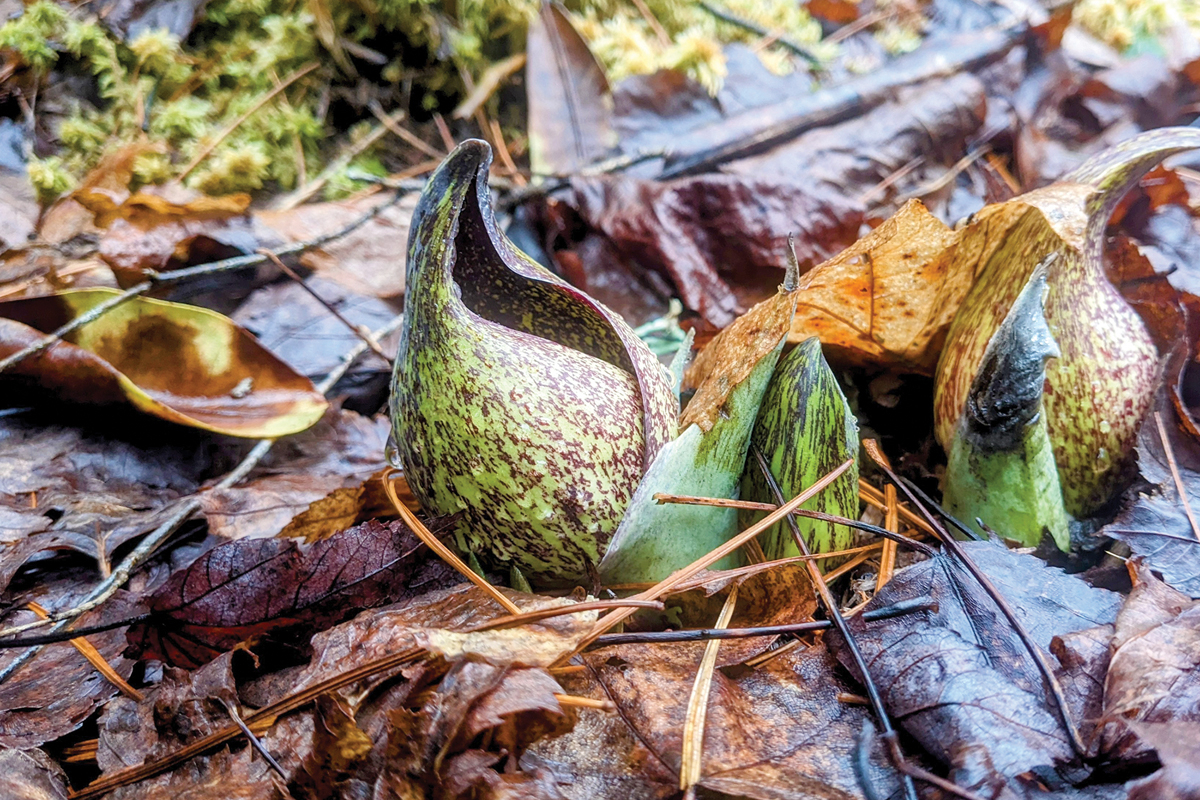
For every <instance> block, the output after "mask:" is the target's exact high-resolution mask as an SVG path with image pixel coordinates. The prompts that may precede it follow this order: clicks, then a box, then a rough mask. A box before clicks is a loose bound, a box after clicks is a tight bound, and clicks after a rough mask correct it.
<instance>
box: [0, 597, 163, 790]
mask: <svg viewBox="0 0 1200 800" xmlns="http://www.w3.org/2000/svg"><path fill="white" fill-rule="evenodd" d="M55 583H56V584H57V585H52V586H48V587H44V588H43V590H42V591H37V592H34V593H33V594H31V595H29V596H28V599H36V600H37V602H39V603H40V604H41V605H43V606H44V607H45V608H46V609H47V610H48V611H51V612H55V611H62V610H65V609H67V608H70V607H71V606H73V605H74V604H75V603H76V602H78V601H79V600H81V599H83V595H84V594H85V593H86V588H85V587H86V585H85V584H82V583H79V584H77V585H75V586H73V587H72V589H71V590H69V591H67V592H63V591H62V588H61V587H62V583H61V582H55ZM51 592H53V594H51ZM25 602H26V599H25V598H21V599H20V605H19V606H18V608H17V610H14V611H11V612H10V613H8V614H7V615H5V617H4V622H3V627H9V626H11V625H20V624H24V623H27V622H32V621H33V620H36V619H38V617H37V615H35V614H34V613H33V612H32V611H29V610H27V609H25V607H24V603H25ZM140 610H141V609H140V607H139V606H138V604H137V602H136V601H135V600H134V599H133V597H132V596H131V594H130V593H129V592H121V593H119V594H118V595H117V596H116V597H114V598H113V599H112V600H110V601H109V602H108V604H107V605H106V606H104V607H103V608H101V609H97V610H94V611H91V612H89V613H87V614H85V615H83V616H82V617H81V618H80V622H79V624H80V625H85V626H86V625H98V624H102V623H104V622H108V621H114V622H115V621H117V620H121V619H128V618H129V617H131V616H134V615H136V614H137V613H138V612H139V611H140ZM122 631H123V629H122V628H116V629H114V630H111V631H104V632H102V633H97V634H95V635H93V636H89V637H88V641H89V642H90V643H91V644H92V645H93V646H94V647H95V648H96V649H97V650H98V651H99V652H100V655H101V656H102V657H103V658H104V660H105V661H107V662H108V663H109V665H111V666H112V667H113V669H115V670H116V671H117V673H118V674H119V675H120V676H121V677H122V678H125V679H128V678H129V676H130V674H131V673H132V672H133V667H134V662H133V661H131V660H127V659H125V658H123V657H122V656H121V650H122V644H123V641H124V638H125V637H124V636H123V634H122ZM23 652H24V651H23V650H22V649H20V648H17V649H12V650H3V651H0V669H3V668H4V667H7V666H8V665H9V664H11V663H12V662H13V661H14V660H16V659H17V658H19V657H21V655H22V653H23ZM64 687H70V690H69V691H64ZM118 691H119V690H118V689H117V687H115V686H113V685H112V684H111V683H109V682H108V681H107V680H106V679H105V678H104V677H103V676H102V675H101V674H100V673H99V672H97V671H96V668H95V667H93V666H92V665H91V664H90V663H88V661H87V659H86V658H84V657H83V655H81V654H80V652H79V651H78V650H76V649H75V648H74V647H73V646H72V645H71V643H70V642H60V643H57V644H52V645H47V646H46V649H45V651H44V652H42V653H41V654H39V655H38V657H37V659H36V660H35V661H33V662H32V663H30V664H28V665H26V666H24V667H22V668H21V670H20V671H19V672H16V673H14V674H13V676H12V677H10V678H9V679H8V680H6V681H5V682H4V683H3V684H0V747H13V748H16V749H20V750H26V749H28V748H31V747H37V746H38V745H41V744H42V743H43V742H48V741H51V740H53V739H57V738H59V737H60V736H64V735H66V734H68V733H70V732H71V731H73V730H75V729H76V728H78V727H79V726H81V725H83V724H84V722H86V721H87V719H88V718H89V717H91V715H92V713H93V712H94V711H95V710H96V709H97V708H99V707H100V706H102V705H104V703H106V702H107V701H108V700H110V699H111V698H112V697H114V696H115V695H116V694H117V693H118ZM0 785H2V779H0Z"/></svg>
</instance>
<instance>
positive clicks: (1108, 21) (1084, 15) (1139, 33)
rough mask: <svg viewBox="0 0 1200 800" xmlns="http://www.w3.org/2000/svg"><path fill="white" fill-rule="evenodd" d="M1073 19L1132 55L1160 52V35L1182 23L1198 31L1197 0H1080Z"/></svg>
mask: <svg viewBox="0 0 1200 800" xmlns="http://www.w3.org/2000/svg"><path fill="white" fill-rule="evenodd" d="M1072 19H1073V20H1074V21H1075V22H1077V23H1079V25H1081V26H1082V27H1083V28H1084V29H1085V30H1087V31H1088V32H1090V33H1091V34H1092V35H1094V36H1096V37H1097V38H1099V39H1100V40H1102V41H1104V42H1107V43H1108V44H1109V45H1111V46H1112V47H1114V48H1116V49H1117V50H1119V51H1121V52H1123V53H1125V54H1127V55H1133V54H1136V53H1139V52H1159V53H1161V51H1162V46H1161V45H1160V44H1159V41H1158V39H1159V37H1160V36H1161V35H1162V34H1164V33H1166V32H1167V30H1168V29H1169V28H1170V27H1171V26H1172V25H1175V24H1179V23H1183V24H1185V25H1187V26H1189V27H1190V28H1191V29H1192V30H1193V31H1195V32H1196V33H1197V34H1200V3H1197V2H1196V0H1080V2H1079V3H1078V4H1077V5H1076V6H1075V9H1074V11H1073V15H1072Z"/></svg>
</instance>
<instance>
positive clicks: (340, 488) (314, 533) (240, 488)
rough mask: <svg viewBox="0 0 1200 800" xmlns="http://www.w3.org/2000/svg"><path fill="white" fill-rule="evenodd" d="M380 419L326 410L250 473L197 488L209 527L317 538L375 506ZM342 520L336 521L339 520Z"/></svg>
mask: <svg viewBox="0 0 1200 800" xmlns="http://www.w3.org/2000/svg"><path fill="white" fill-rule="evenodd" d="M388 427H389V426H388V421H387V419H386V418H383V417H379V418H375V419H369V418H367V417H363V416H360V415H359V414H356V413H354V412H352V411H344V410H342V411H330V412H329V413H328V414H326V416H325V417H324V418H323V419H322V420H321V422H319V423H317V424H316V425H314V426H313V427H312V428H310V429H309V430H307V431H305V432H304V433H302V434H299V435H298V436H293V437H289V438H288V439H285V440H283V441H281V442H279V443H278V444H277V445H276V446H275V447H274V448H272V450H271V453H270V454H269V455H268V456H267V457H266V458H264V459H263V463H262V465H261V466H260V468H259V469H258V470H257V471H256V473H255V474H253V475H252V476H251V478H250V479H249V480H247V481H245V482H243V483H240V484H238V485H237V486H231V487H228V488H223V489H222V488H215V487H214V488H212V489H208V490H207V491H204V492H202V493H201V495H200V503H201V508H202V509H203V511H204V514H205V516H206V517H207V519H208V525H209V530H210V532H212V533H214V534H216V535H217V536H222V537H225V538H228V539H246V538H258V539H261V538H266V537H270V536H276V535H279V534H281V533H283V532H284V531H285V530H286V531H287V532H286V533H284V534H283V535H286V536H292V537H300V538H306V539H310V540H313V539H317V538H321V536H322V535H328V534H331V533H335V532H337V531H340V530H344V529H345V528H348V527H350V526H351V525H353V524H354V523H355V522H358V521H360V520H359V516H360V514H365V512H367V511H369V510H372V509H378V510H379V511H380V514H379V516H384V515H390V514H392V513H393V512H391V511H390V510H388V509H387V505H386V504H381V503H377V502H376V501H377V500H378V499H379V495H378V493H379V492H380V491H382V486H380V485H379V484H378V481H377V480H376V479H374V476H375V475H377V474H378V473H379V472H380V471H381V470H382V469H384V467H385V466H387V465H386V463H385V459H384V446H385V444H386V443H387V436H388ZM343 520H349V521H348V522H345V524H342V525H337V523H338V522H339V521H343Z"/></svg>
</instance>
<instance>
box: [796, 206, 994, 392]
mask: <svg viewBox="0 0 1200 800" xmlns="http://www.w3.org/2000/svg"><path fill="white" fill-rule="evenodd" d="M956 238H957V234H955V233H954V232H953V231H951V230H950V229H949V228H947V227H946V226H945V225H944V224H943V223H942V222H940V221H939V220H937V219H936V218H935V217H934V216H933V215H932V214H930V213H929V212H928V211H926V210H925V206H923V205H922V204H921V202H920V201H919V200H910V201H908V203H906V204H905V205H904V206H903V207H902V208H901V209H900V210H899V211H897V212H896V213H895V215H893V216H892V217H891V218H890V219H888V220H887V221H885V222H884V223H883V224H881V225H880V226H879V227H878V228H876V229H875V230H873V231H871V232H870V233H869V234H867V235H866V236H864V237H863V238H861V239H859V240H858V241H857V242H855V243H854V244H853V245H851V246H850V247H848V248H846V249H845V250H843V251H842V252H841V253H839V254H838V255H836V256H834V257H833V258H832V259H830V260H829V261H826V262H825V263H823V264H821V265H819V266H817V267H814V268H813V269H812V270H810V271H809V272H808V273H806V274H805V275H803V276H801V278H800V288H799V289H798V290H797V297H796V316H795V317H794V318H793V319H792V329H791V333H789V334H788V339H789V341H792V342H799V341H802V340H804V339H806V338H808V337H809V336H816V337H818V338H820V340H821V343H822V344H823V345H824V346H825V351H826V352H827V353H829V357H830V358H831V359H835V360H836V361H838V362H841V363H849V364H856V365H859V366H867V367H871V368H875V369H878V368H892V369H899V370H902V371H906V372H916V373H919V374H923V375H931V374H933V369H934V367H935V366H936V364H937V358H938V355H939V354H940V353H941V346H942V342H943V341H945V337H946V331H947V330H948V329H949V327H950V322H951V321H952V320H953V319H954V312H955V311H957V309H958V305H959V303H961V302H962V299H963V298H964V297H966V294H967V291H968V290H969V289H970V288H971V283H972V282H973V281H974V279H975V273H974V270H972V269H971V268H970V266H969V265H966V264H964V263H962V262H950V261H948V260H946V259H943V258H941V256H942V253H943V252H944V251H945V250H946V248H947V247H949V246H950V245H951V244H952V243H953V242H954V241H955V240H956Z"/></svg>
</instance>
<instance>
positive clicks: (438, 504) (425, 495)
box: [391, 140, 678, 585]
mask: <svg viewBox="0 0 1200 800" xmlns="http://www.w3.org/2000/svg"><path fill="white" fill-rule="evenodd" d="M490 163H491V149H490V148H489V147H488V145H487V144H486V143H484V142H480V141H476V140H472V141H467V142H464V143H463V144H462V145H460V146H459V147H458V148H457V149H455V151H454V152H453V153H451V154H450V155H449V156H448V157H447V158H446V160H445V162H443V163H442V165H441V166H440V167H439V168H438V170H437V171H436V172H435V173H434V175H433V177H432V178H431V179H430V181H429V183H428V184H427V186H426V188H425V191H424V193H423V194H422V197H421V200H420V202H419V203H418V205H417V208H416V211H415V213H414V216H413V223H412V228H411V233H410V236H409V248H408V266H407V287H408V288H407V297H406V301H405V315H406V316H405V321H404V327H403V330H402V333H401V339H400V349H399V353H398V354H397V357H396V367H395V373H394V375H393V382H392V397H391V414H392V427H393V437H394V439H395V445H396V451H397V455H398V457H399V459H400V462H401V464H402V465H403V467H404V471H405V474H406V476H407V479H408V483H409V486H410V487H411V488H412V491H413V494H415V495H416V497H417V499H418V500H419V501H420V502H421V505H422V506H423V507H424V508H425V509H426V510H427V511H428V512H430V513H432V514H437V515H448V514H458V515H459V516H458V521H457V524H456V526H455V528H454V531H455V537H456V541H457V544H458V547H459V548H460V549H461V550H463V551H465V552H472V553H474V554H476V556H478V557H479V559H480V560H481V562H482V563H484V564H492V565H497V566H499V565H516V566H517V567H519V568H520V569H521V571H522V572H523V573H524V574H525V576H526V577H527V578H530V580H531V581H533V582H534V583H535V584H542V585H545V584H550V583H570V582H575V581H580V580H586V579H587V578H588V577H589V576H592V575H594V574H595V565H596V563H597V562H599V560H600V558H601V557H602V556H603V555H604V551H605V548H606V546H607V544H608V541H609V539H610V538H611V537H612V534H613V532H614V531H615V530H616V528H617V525H618V523H619V522H620V520H621V516H622V514H623V513H624V511H625V506H626V504H627V503H628V502H629V498H630V496H631V495H632V494H633V490H634V489H635V488H636V486H637V484H638V482H639V481H640V480H641V477H642V475H643V474H644V472H645V470H646V468H647V467H648V466H649V464H650V463H651V461H653V459H654V457H655V455H656V454H657V452H658V450H659V449H660V448H661V447H662V446H663V445H664V444H665V443H666V442H668V441H670V440H671V438H673V437H674V435H675V432H676V430H675V429H676V422H675V420H676V414H677V410H678V406H677V403H676V400H675V397H674V394H673V392H672V390H671V384H670V378H669V376H668V375H667V372H666V370H665V369H663V367H662V366H661V365H660V364H659V363H658V361H657V359H656V358H655V357H654V355H653V354H652V353H651V352H650V351H649V349H647V348H646V346H645V345H644V344H642V342H641V341H640V340H638V338H637V336H636V335H635V334H634V333H633V331H632V330H630V328H629V327H628V326H627V325H626V324H625V323H624V322H623V321H622V320H621V319H620V318H619V317H618V316H617V315H616V314H614V313H613V312H611V311H610V310H608V309H607V308H605V307H604V306H602V305H601V304H599V303H597V302H596V301H595V300H593V299H592V298H590V297H588V296H587V295H586V294H584V293H583V292H581V291H579V290H578V289H575V288H574V287H572V286H570V285H568V284H566V283H564V282H563V281H561V280H560V279H558V278H557V277H555V276H554V275H553V274H551V273H550V272H548V271H546V270H545V269H543V268H542V267H540V266H539V265H538V264H536V263H535V262H534V261H532V260H531V259H530V258H529V257H528V256H526V255H525V254H524V253H522V252H520V251H519V250H517V249H516V248H515V247H514V246H513V245H512V244H511V243H510V242H509V241H508V240H507V239H506V238H505V237H504V235H503V234H502V233H501V232H500V231H499V230H498V228H497V226H496V221H495V217H494V215H493V212H492V208H491V200H490V196H489V193H488V187H487V174H488V166H489V165H490Z"/></svg>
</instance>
